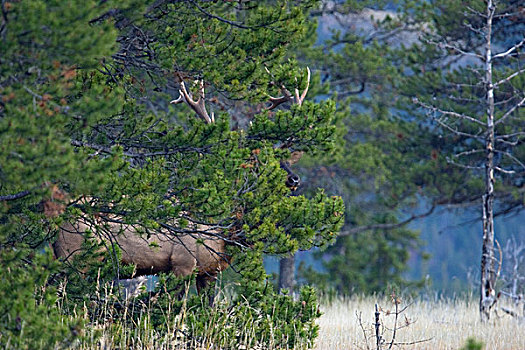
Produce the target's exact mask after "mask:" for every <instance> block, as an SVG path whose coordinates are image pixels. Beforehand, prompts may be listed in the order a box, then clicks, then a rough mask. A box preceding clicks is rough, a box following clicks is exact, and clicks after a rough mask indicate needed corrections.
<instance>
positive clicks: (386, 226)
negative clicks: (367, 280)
mask: <svg viewBox="0 0 525 350" xmlns="http://www.w3.org/2000/svg"><path fill="white" fill-rule="evenodd" d="M435 209H436V205H434V204H433V205H432V207H431V208H430V209H429V210H428V211H426V212H424V213H422V214H418V215H412V216H410V217H409V218H408V219H405V220H403V221H400V222H397V223H392V224H372V225H365V226H357V227H354V228H352V229H349V230H345V231H341V232H340V233H339V235H338V236H339V237H345V236H351V235H354V234H357V233H360V232H363V231H368V230H391V229H395V228H399V227H403V226H405V225H406V224H408V223H410V222H412V221H414V220H417V219H421V218H424V217H427V216H429V215H430V214H432V213H433V212H434V210H435Z"/></svg>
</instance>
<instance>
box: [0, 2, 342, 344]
mask: <svg viewBox="0 0 525 350" xmlns="http://www.w3.org/2000/svg"><path fill="white" fill-rule="evenodd" d="M314 3H315V2H313V1H312V2H304V1H301V2H294V1H279V2H278V3H274V2H257V3H251V2H250V3H245V2H239V3H237V2H236V3H232V2H196V1H195V2H194V1H181V2H173V3H168V2H155V3H152V4H147V5H144V4H142V3H139V2H134V1H130V2H118V3H110V2H104V3H101V4H99V3H98V2H92V3H89V4H86V5H82V6H81V5H78V6H76V7H75V10H74V11H72V10H71V6H70V5H69V4H65V3H60V2H49V1H41V2H40V1H34V2H21V3H12V4H11V3H3V5H2V6H3V13H4V14H5V16H4V17H3V22H2V28H1V33H2V40H3V41H2V43H3V45H2V55H1V56H2V57H1V58H0V60H1V61H0V69H1V71H2V81H1V83H0V84H1V85H0V86H1V88H2V90H1V100H2V105H1V110H0V113H1V120H0V133H1V141H0V142H1V144H0V147H1V148H2V150H3V151H2V155H0V157H1V158H0V169H1V176H2V182H1V183H2V185H1V188H0V191H1V192H0V199H1V201H2V204H3V206H2V218H1V220H2V224H3V225H2V235H1V248H2V250H1V254H2V256H6V257H8V256H9V257H11V258H10V259H6V260H4V259H2V264H6V265H5V268H10V269H13V268H15V267H16V269H17V271H19V276H27V278H28V279H33V280H34V281H35V283H33V284H31V285H30V286H28V285H27V284H22V283H21V280H17V279H16V278H15V280H13V281H8V282H9V283H8V284H7V286H8V288H10V289H11V288H13V286H14V285H17V286H18V287H17V288H20V290H23V291H24V293H19V295H21V296H23V297H24V298H26V299H24V302H27V301H29V302H32V300H31V298H32V297H34V295H33V294H32V293H31V292H29V291H31V290H32V288H34V287H35V286H48V285H49V286H53V285H55V284H56V281H57V279H56V277H58V276H59V275H56V274H54V275H51V278H49V276H50V274H53V273H54V272H60V273H61V274H65V276H66V278H68V280H69V283H68V284H67V291H68V293H69V295H70V298H69V300H71V301H73V302H79V301H82V300H87V299H86V298H89V294H90V293H91V292H92V291H93V288H94V285H95V281H96V278H97V277H101V278H105V279H107V280H111V279H113V278H121V277H124V273H125V271H124V270H121V269H120V266H118V265H115V263H116V262H114V263H113V265H112V266H109V267H107V268H105V267H102V270H101V271H103V273H102V274H101V273H97V270H96V268H98V267H100V265H98V264H95V265H94V267H95V270H93V269H91V270H89V267H90V260H84V261H78V263H79V264H81V265H80V266H75V265H73V266H69V265H62V266H60V265H56V264H54V263H53V264H51V263H50V262H49V260H45V262H42V259H43V258H41V257H42V256H41V255H40V253H39V251H40V249H41V247H43V246H45V243H46V242H48V241H51V242H52V241H53V240H54V237H55V234H56V232H57V228H58V227H59V226H60V224H61V223H63V222H64V221H63V220H69V221H72V220H75V218H77V217H79V216H82V217H88V218H89V217H92V218H94V221H95V222H99V223H100V224H98V225H94V232H92V234H94V235H97V234H100V233H101V232H102V230H104V225H105V224H106V223H107V222H108V220H111V218H112V216H110V215H107V214H114V215H118V216H119V218H120V220H122V222H124V223H125V224H129V225H134V226H136V227H138V229H137V234H143V235H147V234H148V232H155V230H157V229H158V228H159V227H164V228H167V229H168V231H169V234H170V235H172V237H177V236H180V235H184V234H192V233H194V231H195V229H193V228H191V223H198V224H200V225H207V227H211V228H212V230H206V232H201V233H202V234H207V233H208V234H209V232H213V234H214V235H216V236H219V238H222V239H225V240H228V242H231V243H233V244H232V246H231V248H229V251H228V254H231V255H232V256H233V262H234V266H233V268H234V269H235V271H239V272H240V274H239V277H237V278H240V279H241V283H239V288H238V289H237V291H236V294H235V295H236V297H235V298H238V299H235V300H232V305H238V307H239V310H237V311H238V315H241V316H242V317H244V318H246V319H252V320H253V319H258V316H256V315H267V317H266V316H264V317H263V319H264V322H263V323H265V324H264V326H260V327H258V328H257V332H256V333H257V334H256V337H257V341H260V342H262V343H263V344H264V341H265V339H267V337H269V336H270V335H271V336H276V338H275V339H280V340H279V341H281V342H283V346H284V344H286V346H292V347H293V346H294V344H296V343H297V342H307V343H310V345H311V340H312V339H313V338H314V337H315V335H316V329H317V328H316V326H315V324H314V319H315V317H317V316H318V315H319V314H318V311H317V309H316V305H315V296H314V294H313V291H312V290H311V289H303V290H302V292H301V295H300V300H299V301H294V300H292V299H291V298H290V297H289V296H287V295H283V296H279V297H277V294H276V292H275V291H273V289H272V288H268V284H267V281H266V274H265V271H264V269H263V266H262V257H263V255H264V254H288V253H290V252H293V251H295V250H297V249H308V248H310V247H313V246H323V245H326V244H327V243H329V242H330V241H331V240H332V239H333V237H334V236H335V234H336V233H337V231H338V229H339V227H340V225H341V223H342V220H343V212H344V209H343V204H342V200H341V199H340V198H338V197H331V196H327V195H326V194H324V192H323V191H322V190H319V191H317V192H316V193H315V194H313V195H312V196H310V197H306V196H290V189H289V188H288V187H286V176H287V174H286V172H285V171H284V170H283V169H281V166H280V164H281V163H282V161H285V160H287V159H289V158H290V153H291V152H295V154H301V153H302V152H306V153H313V154H315V153H320V152H330V151H331V150H332V149H333V147H334V135H335V127H334V125H333V118H334V104H333V103H332V102H330V101H326V102H322V103H312V102H310V101H304V103H301V104H300V105H299V104H297V103H293V104H292V106H291V107H290V101H291V97H293V96H292V95H293V94H294V91H295V90H296V89H297V90H298V91H304V90H305V89H306V88H307V84H308V82H307V74H306V70H305V69H304V68H302V67H300V66H299V65H298V64H297V62H296V61H295V60H293V59H290V58H289V56H287V50H288V48H289V46H290V45H291V44H293V43H294V42H297V41H300V40H301V39H302V38H303V37H304V35H306V34H307V31H306V26H305V20H306V17H305V14H306V10H307V8H308V6H311V5H313V4H314ZM7 4H9V5H7ZM6 5H7V8H6ZM4 43H5V45H4ZM4 77H5V78H4ZM287 91H291V92H292V95H287V94H286V92H287ZM184 93H186V94H187V96H183V100H184V101H185V102H188V101H189V100H190V98H189V96H190V95H191V99H193V100H194V101H195V102H199V103H198V104H199V107H198V108H197V107H196V106H195V105H194V106H192V105H191V103H185V104H176V105H173V104H170V103H169V102H170V101H172V100H177V99H178V98H179V97H180V94H183V95H184ZM282 94H284V96H285V97H286V98H284V99H281V100H279V101H280V102H279V104H278V105H276V104H275V103H274V102H272V103H269V102H268V101H269V100H271V96H273V97H276V98H278V97H279V96H280V95H282ZM290 96H291V97H290ZM200 102H202V104H201V103H200ZM201 105H202V107H200V106H201ZM269 105H272V106H273V105H275V106H273V107H276V108H272V110H269V108H268V107H269ZM210 121H212V122H210ZM53 188H60V189H61V190H62V191H64V192H66V193H67V195H68V197H69V198H71V202H69V203H65V204H67V207H66V210H65V212H64V213H63V214H61V215H59V216H58V217H57V218H54V219H53V218H46V217H44V216H43V215H42V206H41V205H39V203H42V200H43V199H46V198H49V196H50V193H49V192H50V191H51V190H52V189H53ZM80 196H84V197H85V198H89V200H88V201H87V202H86V201H78V202H75V199H76V198H80ZM99 213H105V215H99ZM95 219H96V220H95ZM174 220H175V221H174ZM104 221H106V222H104ZM174 222H176V225H174V224H173V223H174ZM21 247H23V249H24V250H23V253H19V254H18V255H17V254H14V252H20V251H22V250H21ZM87 248H93V247H88V245H86V249H87ZM94 248H96V247H94ZM95 250H96V249H95ZM118 253H119V252H118V249H117V250H116V251H114V252H110V254H114V255H118ZM20 254H22V255H20ZM46 256H47V255H46ZM77 260H78V259H77ZM108 263H110V265H111V259H108ZM35 264H38V265H36V267H35ZM46 264H48V265H46ZM42 265H46V266H51V265H53V266H55V267H54V268H53V269H51V270H47V271H46V273H44V274H43V275H41V276H40V275H36V274H35V273H34V272H32V271H33V270H32V269H36V270H38V268H39V266H42ZM2 267H4V266H2ZM80 267H81V268H80ZM85 268H88V274H87V275H86V274H84V272H83V271H85ZM38 271H39V270H38ZM81 275H82V278H78V277H79V276H81ZM61 276H62V275H61ZM16 283H18V284H16ZM46 293H47V294H46V295H48V296H49V295H53V294H54V292H53V289H52V288H51V287H50V288H48V289H47V292H46ZM11 298H15V297H14V296H11V297H9V298H7V299H3V300H6V301H5V302H6V304H5V305H3V307H4V306H5V307H6V308H7V307H8V304H9V303H10V302H9V300H13V299H11ZM276 298H277V299H279V302H278V303H275V300H276ZM15 299H16V298H15ZM241 300H242V301H243V302H245V301H248V302H249V303H250V307H249V308H246V306H242V305H245V304H243V302H241ZM160 304H161V303H159V305H160ZM37 305H40V307H42V308H43V309H42V310H48V311H49V312H51V313H52V316H53V317H55V318H54V320H57V319H58V318H59V317H60V315H59V314H58V311H57V309H56V305H54V300H52V299H46V302H45V303H43V304H38V303H37ZM194 306H195V308H192V310H194V314H193V316H188V317H190V318H191V317H195V320H196V323H195V324H196V325H201V327H203V325H204V323H203V322H201V321H198V317H205V315H206V313H205V312H203V311H202V307H203V304H202V303H200V304H199V303H195V305H194ZM199 307H200V309H199ZM242 307H245V308H246V309H241V308H242ZM46 308H47V309H46ZM64 310H66V311H67V308H66V309H64ZM199 310H200V311H199ZM16 312H17V311H16V310H11V311H9V313H8V314H7V315H8V316H6V317H7V318H6V319H5V320H2V322H4V321H5V323H3V324H2V330H3V329H9V332H12V333H13V334H14V335H15V336H20V337H21V335H22V334H28V333H24V332H22V330H27V328H24V327H27V326H24V327H22V329H20V327H18V328H17V325H16V322H18V321H16V320H17V314H16ZM298 314H300V317H299V316H297V315H298ZM159 315H160V316H159V317H160V318H159V319H158V320H156V321H155V322H158V325H159V327H160V328H159V329H161V328H162V325H163V324H164V325H165V324H166V323H163V322H162V317H163V316H162V313H161V312H159ZM44 316H45V315H44ZM44 316H42V317H43V318H44V319H45V317H50V316H45V317H44ZM241 316H239V317H241ZM20 317H27V320H23V321H24V322H26V323H24V325H26V324H37V322H36V321H34V322H33V320H32V319H31V316H29V315H25V314H24V316H20ZM35 317H37V316H35ZM244 318H243V320H244ZM46 320H47V319H46ZM237 321H238V320H236V319H232V320H231V322H233V323H236V322H237ZM43 322H44V321H43ZM45 322H47V321H45ZM240 322H244V321H240ZM55 323H56V324H57V325H60V324H62V323H60V322H55ZM4 327H6V328H4ZM57 327H58V326H57ZM64 327H66V328H65V329H67V326H66V325H64ZM275 330H279V332H280V333H279V334H277V335H276V333H275ZM202 331H204V329H203V328H202V329H195V332H197V333H196V334H198V332H202ZM2 334H3V333H2ZM230 336H231V339H230V340H229V344H231V342H235V341H242V340H240V339H237V338H235V337H236V335H235V334H234V333H232V334H231V335H230ZM4 339H5V340H4ZM8 339H10V338H0V342H6V341H8ZM63 339H68V338H67V337H66V336H63V337H62V340H63ZM236 339H237V340H236ZM62 340H61V339H60V337H58V336H57V337H56V338H50V340H49V341H50V343H54V342H59V341H62ZM20 341H25V340H24V339H21V340H20Z"/></svg>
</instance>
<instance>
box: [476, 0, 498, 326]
mask: <svg viewBox="0 0 525 350" xmlns="http://www.w3.org/2000/svg"><path fill="white" fill-rule="evenodd" d="M494 11H495V6H494V4H493V2H492V0H488V1H487V17H486V19H487V24H486V29H485V31H486V32H485V39H486V49H485V86H486V92H487V94H486V104H487V134H486V137H485V193H484V195H483V245H482V248H481V287H480V303H479V310H480V313H481V319H482V320H483V321H487V320H488V319H489V318H490V309H491V307H492V306H493V305H494V303H495V302H496V292H495V290H494V288H495V284H496V271H495V254H494V182H495V180H494V85H493V82H492V48H491V39H492V19H493V16H494Z"/></svg>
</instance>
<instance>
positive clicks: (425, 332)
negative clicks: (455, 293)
mask: <svg viewBox="0 0 525 350" xmlns="http://www.w3.org/2000/svg"><path fill="white" fill-rule="evenodd" d="M376 302H377V303H378V305H379V306H380V308H382V310H383V312H381V316H380V323H381V324H382V326H381V327H380V333H382V336H383V337H384V338H385V339H386V341H385V344H384V345H383V348H384V349H388V347H389V344H390V342H391V338H392V329H393V326H394V318H395V315H394V314H393V313H391V314H390V315H388V316H387V315H386V314H387V313H388V311H390V312H393V311H394V310H395V304H394V303H393V302H392V301H391V300H388V299H384V298H379V299H378V298H373V297H364V298H363V297H361V298H357V297H356V298H350V299H338V300H335V301H333V302H331V303H325V304H324V305H323V306H322V308H321V309H322V311H323V316H322V317H321V319H320V320H319V325H320V327H321V330H320V333H319V338H318V339H317V342H316V349H318V350H325V349H326V350H328V349H345V350H346V349H376V343H375V341H376V337H375V326H374V323H375V303H376ZM405 306H408V307H407V309H406V310H405V311H404V312H403V313H402V314H401V315H399V317H398V326H397V328H398V329H397V331H396V336H395V340H394V344H396V343H397V344H405V345H398V346H393V347H392V348H393V349H460V348H461V347H463V346H464V345H465V344H466V343H467V339H468V338H472V337H473V338H475V339H476V340H477V341H481V342H482V343H483V344H484V346H483V349H487V350H489V349H497V350H503V349H512V350H524V349H525V320H522V321H521V322H520V321H519V320H517V319H516V318H513V317H511V316H509V315H507V314H505V313H503V312H501V311H498V316H496V315H493V316H492V319H491V320H490V321H489V322H488V323H481V321H480V316H479V312H478V305H477V302H476V301H474V300H473V301H471V302H469V301H465V300H456V301H452V300H442V301H437V302H426V301H416V302H414V303H410V302H405V301H401V303H400V304H399V309H402V308H403V307H405ZM500 306H502V305H500ZM507 306H508V307H509V308H513V309H516V307H515V306H513V305H507ZM520 314H522V312H520ZM359 316H360V318H361V323H360V322H359ZM405 316H406V318H405ZM365 337H366V339H367V340H368V341H367V340H365ZM410 343H412V344H410ZM367 344H368V346H367ZM406 344H410V345H406Z"/></svg>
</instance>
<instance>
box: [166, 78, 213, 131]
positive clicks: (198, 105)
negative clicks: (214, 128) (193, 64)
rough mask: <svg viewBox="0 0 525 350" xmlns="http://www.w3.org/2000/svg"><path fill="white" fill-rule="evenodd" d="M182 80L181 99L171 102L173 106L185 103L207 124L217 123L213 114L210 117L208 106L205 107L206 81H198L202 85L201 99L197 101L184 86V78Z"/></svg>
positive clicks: (200, 90) (200, 89) (200, 88)
mask: <svg viewBox="0 0 525 350" xmlns="http://www.w3.org/2000/svg"><path fill="white" fill-rule="evenodd" d="M179 78H181V79H180V80H181V81H180V89H179V94H180V96H179V98H177V99H176V100H172V101H170V103H171V104H178V103H182V102H185V103H186V104H187V105H188V106H190V108H191V109H193V110H194V111H195V113H197V115H198V116H199V117H200V118H202V119H203V120H204V121H205V122H206V123H207V124H211V123H213V122H215V118H214V116H213V113H212V114H211V117H210V115H209V114H208V111H207V110H206V106H205V105H204V102H205V97H204V81H203V80H198V83H199V85H200V87H199V98H198V99H197V101H195V100H193V97H192V96H191V93H190V92H188V90H187V89H186V85H185V84H184V81H183V80H182V77H179Z"/></svg>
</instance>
